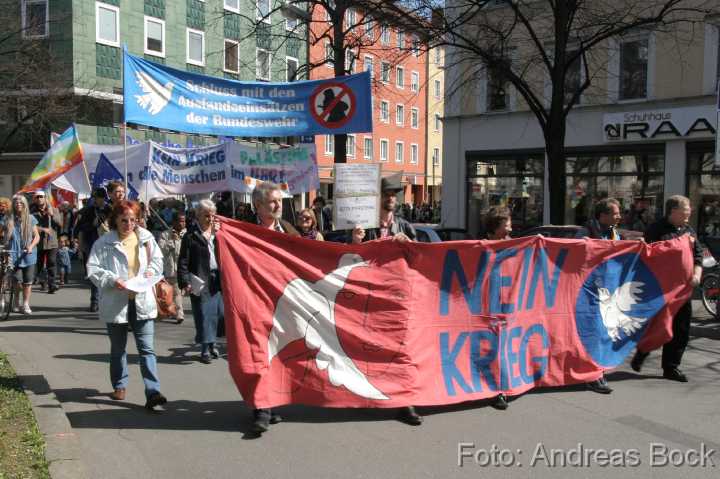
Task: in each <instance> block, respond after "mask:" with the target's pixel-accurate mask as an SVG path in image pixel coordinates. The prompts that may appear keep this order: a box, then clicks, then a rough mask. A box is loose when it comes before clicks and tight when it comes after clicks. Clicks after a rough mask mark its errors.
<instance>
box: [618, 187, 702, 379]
mask: <svg viewBox="0 0 720 479" xmlns="http://www.w3.org/2000/svg"><path fill="white" fill-rule="evenodd" d="M691 214H692V208H691V207H690V200H689V199H688V198H686V197H685V196H681V195H673V196H671V197H670V198H668V199H667V201H666V202H665V217H664V218H662V219H660V220H659V221H657V222H655V223H653V224H651V225H650V226H649V227H648V229H647V231H645V236H644V239H645V241H647V242H648V243H655V242H656V241H665V240H670V239H673V238H679V237H680V236H683V235H686V234H687V235H690V236H691V237H692V238H693V239H694V241H693V263H694V266H693V275H692V278H691V280H690V283H691V284H692V286H693V287H697V286H698V285H699V284H700V279H701V278H702V259H703V254H702V247H701V246H700V242H699V241H698V240H697V235H696V234H695V230H694V229H693V228H692V226H690V225H689V224H688V221H690V215H691ZM691 319H692V300H688V301H687V302H686V303H685V304H684V305H683V306H681V307H680V309H679V310H678V312H677V313H676V314H675V316H674V317H673V321H672V332H673V335H672V339H671V340H670V341H669V342H667V343H665V345H664V346H663V350H662V368H663V377H664V378H665V379H670V380H671V381H679V382H681V383H686V382H687V381H688V379H687V376H685V374H684V373H683V372H682V371H681V370H680V362H681V361H682V357H683V354H684V353H685V348H686V347H687V345H688V341H689V340H690V320H691ZM649 354H650V351H642V350H640V348H638V350H637V351H636V352H635V356H633V359H632V361H631V362H630V366H631V367H632V368H633V370H635V371H636V372H640V370H641V369H642V365H643V363H644V362H645V359H647V357H648V355H649Z"/></svg>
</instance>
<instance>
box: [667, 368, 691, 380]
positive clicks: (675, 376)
mask: <svg viewBox="0 0 720 479" xmlns="http://www.w3.org/2000/svg"><path fill="white" fill-rule="evenodd" d="M663 377H664V378H665V379H669V380H671V381H678V382H681V383H686V382H688V378H687V376H685V374H683V372H682V371H680V370H679V369H678V368H668V369H663Z"/></svg>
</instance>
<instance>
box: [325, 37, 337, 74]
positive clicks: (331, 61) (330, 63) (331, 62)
mask: <svg viewBox="0 0 720 479" xmlns="http://www.w3.org/2000/svg"><path fill="white" fill-rule="evenodd" d="M325 65H326V66H327V67H328V68H333V67H334V66H335V53H334V51H333V46H332V42H331V41H330V40H327V41H326V42H325Z"/></svg>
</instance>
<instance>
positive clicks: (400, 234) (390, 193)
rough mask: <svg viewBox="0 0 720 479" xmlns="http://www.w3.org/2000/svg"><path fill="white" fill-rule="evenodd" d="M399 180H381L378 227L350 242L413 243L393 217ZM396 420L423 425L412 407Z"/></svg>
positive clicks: (358, 231)
mask: <svg viewBox="0 0 720 479" xmlns="http://www.w3.org/2000/svg"><path fill="white" fill-rule="evenodd" d="M400 180H401V176H400V175H399V174H396V175H393V176H389V177H386V178H383V179H382V180H381V182H380V189H381V191H382V199H381V209H380V221H379V223H380V227H379V228H372V229H368V230H367V231H366V230H365V229H364V228H362V227H360V226H356V227H355V229H353V230H352V234H351V236H350V241H351V242H352V243H353V244H360V243H362V242H364V241H371V240H376V239H386V238H392V240H393V241H415V239H416V238H417V233H416V232H415V228H413V225H411V224H410V223H409V222H407V221H406V220H405V219H403V218H399V217H397V216H395V208H396V207H397V194H398V192H400V191H402V189H403V187H402V184H401V182H400ZM398 419H399V420H400V421H402V422H404V423H406V424H410V425H411V426H419V425H421V424H422V423H423V417H422V416H421V415H419V414H418V413H417V411H416V410H415V407H414V406H408V407H404V408H401V409H400V411H399V413H398Z"/></svg>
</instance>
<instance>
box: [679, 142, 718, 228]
mask: <svg viewBox="0 0 720 479" xmlns="http://www.w3.org/2000/svg"><path fill="white" fill-rule="evenodd" d="M688 150H690V148H688ZM687 159H688V163H687V165H688V166H687V180H688V187H687V191H688V197H689V198H690V205H691V206H692V215H691V216H690V224H691V225H692V227H693V228H695V230H696V231H697V234H698V236H699V237H700V239H703V238H705V237H706V236H720V168H719V167H717V166H716V165H715V151H714V145H712V144H708V145H706V147H705V148H702V149H699V150H698V149H696V150H695V151H693V150H690V151H688V154H687Z"/></svg>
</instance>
